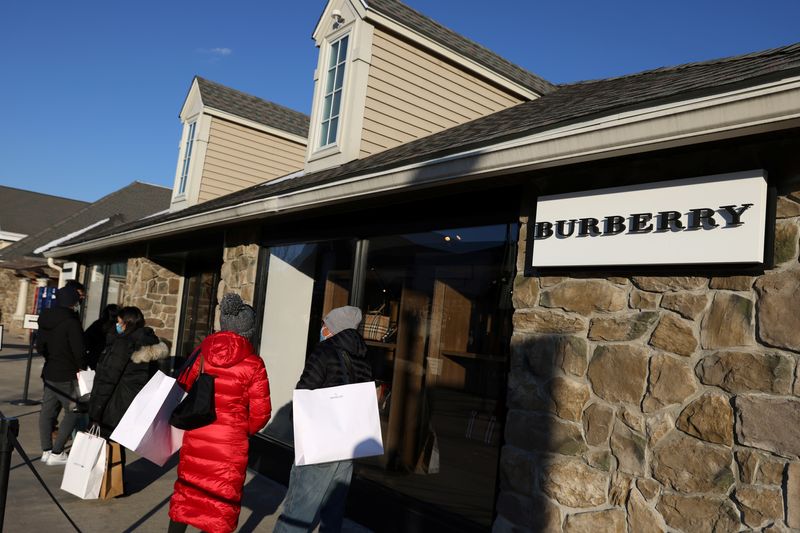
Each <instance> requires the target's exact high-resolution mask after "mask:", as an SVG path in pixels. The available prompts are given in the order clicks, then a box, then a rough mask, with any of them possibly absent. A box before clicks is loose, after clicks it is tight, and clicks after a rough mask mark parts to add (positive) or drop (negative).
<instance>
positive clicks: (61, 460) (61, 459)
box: [47, 452, 69, 466]
mask: <svg viewBox="0 0 800 533" xmlns="http://www.w3.org/2000/svg"><path fill="white" fill-rule="evenodd" d="M67 459H69V454H68V453H67V452H61V453H52V452H51V453H50V457H48V458H47V466H60V465H65V464H67Z"/></svg>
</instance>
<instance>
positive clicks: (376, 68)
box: [370, 56, 503, 116]
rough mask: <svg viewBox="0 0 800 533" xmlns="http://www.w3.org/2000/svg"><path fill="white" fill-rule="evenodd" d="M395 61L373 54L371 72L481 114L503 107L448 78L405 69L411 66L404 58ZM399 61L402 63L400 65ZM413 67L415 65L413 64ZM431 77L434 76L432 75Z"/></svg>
mask: <svg viewBox="0 0 800 533" xmlns="http://www.w3.org/2000/svg"><path fill="white" fill-rule="evenodd" d="M393 59H394V61H391V62H390V61H387V60H384V59H382V58H379V57H375V56H373V58H372V68H371V69H370V72H375V75H378V76H379V75H383V76H384V77H385V79H387V81H389V80H392V79H395V80H398V79H399V80H403V81H406V82H408V83H410V84H411V85H413V86H415V87H418V89H417V90H421V91H422V94H426V93H431V94H435V95H436V96H439V97H441V98H445V99H450V100H453V101H454V103H457V104H458V105H459V106H461V107H464V108H465V109H466V110H468V111H471V112H472V113H477V114H479V115H480V116H483V115H488V114H490V113H492V112H493V111H494V110H496V109H503V106H501V105H500V104H495V103H494V102H489V101H487V100H485V99H483V98H481V96H480V95H479V94H476V93H472V92H470V91H467V90H465V89H464V88H463V87H462V86H460V85H458V84H455V83H453V82H451V81H450V80H447V79H446V78H438V79H434V80H429V79H427V78H425V77H423V76H419V75H418V74H417V73H414V72H409V71H408V70H405V69H404V68H403V66H409V63H408V62H407V61H406V60H404V59H402V58H393ZM398 63H399V64H400V65H398ZM411 67H412V68H413V65H411ZM430 77H433V75H431V76H430Z"/></svg>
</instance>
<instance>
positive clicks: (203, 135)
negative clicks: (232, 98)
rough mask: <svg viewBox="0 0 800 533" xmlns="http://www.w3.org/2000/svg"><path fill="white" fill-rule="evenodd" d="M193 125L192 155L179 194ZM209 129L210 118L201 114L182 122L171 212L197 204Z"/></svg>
mask: <svg viewBox="0 0 800 533" xmlns="http://www.w3.org/2000/svg"><path fill="white" fill-rule="evenodd" d="M192 122H194V123H195V130H194V141H193V142H192V155H191V157H190V159H189V168H188V171H187V175H186V184H185V186H184V190H183V192H179V190H178V187H179V186H180V182H181V176H182V172H183V161H184V158H185V154H186V147H187V144H188V134H189V126H190V124H191V123H192ZM210 129H211V117H210V116H208V115H206V114H205V113H203V112H200V113H196V114H194V115H191V116H189V117H187V118H186V119H185V120H184V121H183V131H182V133H181V144H180V149H179V150H178V161H177V163H176V166H175V180H174V184H173V189H172V190H173V196H172V203H171V204H170V210H171V211H177V210H179V209H184V208H186V207H189V206H192V205H194V204H196V203H197V202H198V199H199V196H200V182H201V180H202V173H203V164H204V162H205V158H206V148H207V147H208V136H209V131H210Z"/></svg>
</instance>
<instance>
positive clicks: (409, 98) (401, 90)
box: [367, 68, 476, 124]
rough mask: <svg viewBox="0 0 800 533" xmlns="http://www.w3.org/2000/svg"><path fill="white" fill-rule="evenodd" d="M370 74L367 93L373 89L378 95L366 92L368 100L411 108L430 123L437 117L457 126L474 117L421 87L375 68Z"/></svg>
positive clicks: (472, 113) (462, 108)
mask: <svg viewBox="0 0 800 533" xmlns="http://www.w3.org/2000/svg"><path fill="white" fill-rule="evenodd" d="M370 72H371V73H372V75H371V76H370V79H369V85H368V91H369V89H373V90H374V92H375V93H379V94H372V95H370V93H369V92H368V93H367V98H368V99H369V98H370V96H371V97H372V98H374V99H376V100H382V101H384V102H386V103H388V104H389V105H397V106H401V105H402V106H403V107H406V106H407V107H409V108H413V109H415V110H416V112H418V113H419V114H421V115H423V116H428V117H431V118H430V119H429V120H431V122H435V121H436V120H437V119H436V117H439V119H440V120H446V121H447V123H448V124H449V123H453V124H458V123H460V122H462V121H465V120H470V117H473V116H476V115H475V113H474V112H470V111H467V110H465V109H464V107H463V106H461V105H460V104H458V103H456V102H454V101H453V100H451V99H448V98H445V97H443V96H439V95H436V94H433V93H430V92H428V91H427V90H425V89H424V88H423V87H420V86H418V85H414V84H413V83H409V82H407V81H405V80H402V79H399V78H393V77H392V76H391V75H390V74H388V73H381V72H380V71H379V70H378V69H375V68H373V69H371V71H370ZM384 78H386V79H384ZM368 103H369V102H368Z"/></svg>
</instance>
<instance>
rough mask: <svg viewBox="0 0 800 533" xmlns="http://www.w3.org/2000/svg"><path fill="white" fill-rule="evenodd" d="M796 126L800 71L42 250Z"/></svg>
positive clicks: (83, 247) (98, 244)
mask: <svg viewBox="0 0 800 533" xmlns="http://www.w3.org/2000/svg"><path fill="white" fill-rule="evenodd" d="M797 126H800V76H795V77H792V78H787V79H785V80H780V81H777V82H772V83H768V84H763V85H759V86H757V87H750V88H746V89H739V90H736V91H731V92H727V93H722V94H717V95H712V96H705V97H701V98H696V99H692V100H687V101H682V102H675V103H670V104H664V105H659V106H654V107H650V108H645V109H638V110H635V111H628V112H624V113H618V114H616V115H611V116H605V117H602V118H598V119H594V120H589V121H585V122H581V123H577V124H571V125H568V126H563V127H560V128H554V129H551V130H547V131H543V132H538V133H534V134H531V135H528V136H525V137H522V138H519V139H514V140H511V141H506V142H502V143H498V144H495V145H490V146H484V147H481V148H476V149H472V150H468V151H465V152H461V153H458V154H452V155H448V156H445V157H440V158H436V159H432V160H429V161H424V162H419V163H414V164H410V165H404V166H402V167H398V168H393V169H389V170H383V171H380V172H373V173H369V174H364V175H360V176H356V177H351V178H347V179H344V180H339V181H336V182H333V183H327V184H321V185H317V186H314V187H310V188H307V189H303V190H299V191H293V192H287V193H285V194H277V195H275V196H272V197H269V198H263V199H258V200H252V201H249V202H245V203H242V204H238V205H235V206H229V207H223V208H219V209H215V210H212V211H207V212H203V213H198V214H195V215H190V216H187V217H185V218H181V219H177V220H171V221H166V222H162V223H158V224H154V225H152V226H147V227H144V228H138V229H133V230H129V231H125V232H122V233H118V234H114V235H108V236H106V237H100V238H98V239H95V240H92V241H87V242H82V243H76V244H73V245H65V246H59V247H56V248H53V249H51V250H48V251H47V252H45V255H46V256H47V257H67V256H70V255H73V254H78V253H83V252H89V251H93V250H97V249H101V248H106V247H110V246H119V245H123V244H128V243H130V242H132V241H140V240H146V239H153V238H160V237H167V236H170V235H174V234H177V233H181V232H184V231H187V230H194V229H200V228H207V227H213V226H219V225H223V224H227V223H233V222H237V223H239V222H245V221H248V220H253V219H259V218H266V217H270V216H275V215H279V214H282V213H285V212H292V211H300V210H306V209H310V208H313V207H317V206H322V205H330V204H334V203H340V202H344V201H348V200H353V199H358V198H366V197H370V196H375V195H379V194H387V193H391V192H396V191H401V190H411V189H418V188H422V187H431V186H436V185H442V184H447V183H456V182H462V181H466V180H475V179H481V178H486V177H489V176H493V175H501V174H509V173H513V172H521V171H529V170H536V169H543V168H552V167H558V166H563V165H567V164H574V163H579V162H586V161H592V160H598V159H605V158H611V157H619V156H622V155H628V154H633V153H642V152H646V151H652V150H657V149H664V148H671V147H675V146H685V145H689V144H696V143H698V142H701V141H702V142H707V141H712V140H721V139H730V138H735V137H741V136H744V135H752V134H756V133H765V132H768V131H776V130H781V129H787V128H791V127H797Z"/></svg>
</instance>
